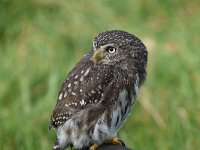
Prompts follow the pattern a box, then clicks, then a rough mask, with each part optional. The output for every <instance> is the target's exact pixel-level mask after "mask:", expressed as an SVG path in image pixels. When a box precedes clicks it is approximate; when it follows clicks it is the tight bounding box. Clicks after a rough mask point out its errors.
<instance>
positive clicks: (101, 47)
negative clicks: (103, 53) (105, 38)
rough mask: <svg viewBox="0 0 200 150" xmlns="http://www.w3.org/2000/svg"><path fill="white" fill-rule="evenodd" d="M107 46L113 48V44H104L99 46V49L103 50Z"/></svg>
mask: <svg viewBox="0 0 200 150" xmlns="http://www.w3.org/2000/svg"><path fill="white" fill-rule="evenodd" d="M108 46H115V44H113V43H110V44H106V45H103V46H100V49H104V48H106V47H108Z"/></svg>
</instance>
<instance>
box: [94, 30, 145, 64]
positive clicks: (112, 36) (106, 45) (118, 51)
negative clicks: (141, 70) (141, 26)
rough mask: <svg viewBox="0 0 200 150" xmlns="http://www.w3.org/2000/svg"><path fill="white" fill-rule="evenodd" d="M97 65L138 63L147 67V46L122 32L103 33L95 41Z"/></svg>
mask: <svg viewBox="0 0 200 150" xmlns="http://www.w3.org/2000/svg"><path fill="white" fill-rule="evenodd" d="M93 51H94V53H93V57H92V59H93V61H94V63H95V64H107V65H117V64H126V63H130V62H133V63H138V64H140V66H141V65H142V66H144V67H146V62H147V51H146V47H145V45H144V44H143V43H142V41H141V40H140V39H138V38H137V37H135V36H134V35H132V34H130V33H128V32H125V31H120V30H112V31H106V32H102V33H100V34H99V35H97V36H96V37H95V39H94V41H93Z"/></svg>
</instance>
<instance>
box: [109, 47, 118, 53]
mask: <svg viewBox="0 0 200 150" xmlns="http://www.w3.org/2000/svg"><path fill="white" fill-rule="evenodd" d="M107 52H109V53H111V54H113V53H115V52H116V48H115V47H108V48H107Z"/></svg>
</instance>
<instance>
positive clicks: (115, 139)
mask: <svg viewBox="0 0 200 150" xmlns="http://www.w3.org/2000/svg"><path fill="white" fill-rule="evenodd" d="M105 143H106V144H117V145H122V146H125V144H124V142H123V141H122V140H120V139H118V138H117V137H112V138H111V139H109V140H107V141H106V142H105Z"/></svg>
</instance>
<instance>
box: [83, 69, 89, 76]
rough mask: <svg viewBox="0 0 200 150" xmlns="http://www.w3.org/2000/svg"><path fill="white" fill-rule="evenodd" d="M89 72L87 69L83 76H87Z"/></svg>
mask: <svg viewBox="0 0 200 150" xmlns="http://www.w3.org/2000/svg"><path fill="white" fill-rule="evenodd" d="M89 72H90V68H88V69H87V70H86V72H85V74H84V76H87V74H88V73H89Z"/></svg>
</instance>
